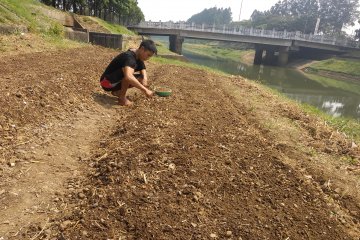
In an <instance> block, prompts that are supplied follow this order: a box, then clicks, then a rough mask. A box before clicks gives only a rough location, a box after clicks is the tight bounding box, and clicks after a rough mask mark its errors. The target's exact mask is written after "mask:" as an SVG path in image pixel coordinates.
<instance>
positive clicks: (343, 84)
mask: <svg viewBox="0 0 360 240" xmlns="http://www.w3.org/2000/svg"><path fill="white" fill-rule="evenodd" d="M305 76H306V77H308V78H310V79H311V80H314V81H316V82H318V83H320V84H321V85H323V86H324V87H333V88H338V89H342V90H344V91H347V92H352V93H355V94H360V85H359V84H356V83H351V82H349V81H343V80H336V79H331V78H328V77H322V76H319V75H315V74H310V73H305Z"/></svg>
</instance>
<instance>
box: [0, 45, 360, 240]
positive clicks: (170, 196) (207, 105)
mask: <svg viewBox="0 0 360 240" xmlns="http://www.w3.org/2000/svg"><path fill="white" fill-rule="evenodd" d="M115 54H116V53H115V52H114V51H110V50H105V49H103V48H93V47H92V48H90V47H89V48H82V49H77V50H71V51H69V50H68V51H61V52H54V53H38V54H35V55H30V56H27V55H26V56H23V57H19V58H16V59H12V60H11V61H9V62H6V63H5V61H4V62H2V63H4V65H2V66H5V68H4V69H5V70H3V69H1V71H2V75H1V76H2V77H3V76H8V77H6V78H5V79H8V80H11V79H18V78H19V77H20V76H22V75H24V74H29V77H28V78H26V79H29V80H28V82H27V81H25V84H24V85H25V86H26V87H31V88H21V89H20V90H22V91H18V90H14V89H12V88H11V89H10V88H9V87H7V88H6V86H1V87H0V89H2V91H3V92H6V91H7V92H10V94H9V95H8V98H9V99H10V98H11V100H13V101H12V102H11V101H7V98H5V99H4V98H3V97H2V98H1V100H0V101H2V102H1V104H5V105H4V106H7V111H4V113H5V112H6V115H5V116H8V117H6V118H5V119H4V120H3V121H4V122H5V123H8V124H7V125H5V124H2V125H5V128H6V129H9V130H8V131H5V132H6V133H7V136H10V138H9V139H8V140H6V141H4V142H2V145H1V146H6V147H8V148H12V147H14V145H16V144H17V143H18V142H19V141H20V140H19V139H18V136H19V133H20V132H21V133H23V134H24V135H25V136H26V138H24V139H23V140H21V141H31V139H32V136H29V134H28V132H29V128H30V126H33V125H34V124H35V123H40V122H42V121H44V122H51V121H55V120H59V119H56V116H63V118H67V119H71V118H72V114H73V111H80V110H81V109H80V110H79V109H78V110H75V109H77V108H78V107H79V106H80V107H84V108H85V109H86V110H87V111H92V114H98V115H101V114H103V113H106V114H111V119H112V120H108V121H103V124H101V121H102V120H101V119H102V118H98V120H97V121H95V122H91V121H88V122H87V124H89V128H91V129H93V130H92V131H91V132H90V133H91V136H89V137H90V140H87V141H88V142H87V143H86V144H87V146H88V148H87V150H86V151H85V152H84V151H83V152H80V153H75V152H73V154H75V156H74V157H77V158H78V160H79V161H78V166H77V168H78V169H84V170H83V172H82V173H81V174H80V176H75V177H74V176H73V177H72V176H66V177H62V178H59V179H58V180H59V181H60V183H61V182H62V184H63V190H62V191H61V192H60V193H57V195H54V198H55V199H56V201H55V203H53V205H54V208H56V209H57V211H55V212H53V213H51V214H48V215H47V216H48V218H49V220H47V221H44V220H43V221H40V222H39V223H38V224H37V225H36V224H34V225H32V226H31V227H29V226H27V228H26V229H25V230H24V231H22V232H21V233H19V234H18V235H16V236H14V237H12V238H13V239H24V238H25V239H26V238H30V239H31V238H34V237H36V238H38V239H52V238H55V239H359V237H360V234H359V213H360V208H359V204H358V201H357V200H358V199H357V196H356V195H351V194H348V195H347V197H346V201H343V200H342V199H341V198H340V199H334V198H333V196H332V195H331V194H329V193H327V191H326V188H324V186H323V185H324V184H323V183H321V182H320V180H318V179H317V176H314V177H312V176H309V175H307V172H306V170H300V169H298V168H297V167H294V165H292V164H290V162H291V160H292V161H304V162H302V164H305V165H306V164H307V162H306V161H307V160H308V159H307V158H309V159H310V158H311V156H304V155H303V153H302V152H301V149H297V148H295V147H294V148H291V149H290V148H289V146H287V145H286V144H284V143H283V144H279V142H280V141H281V140H283V139H277V135H276V134H274V133H273V132H272V131H273V130H272V129H271V128H267V127H265V126H264V124H263V121H264V119H260V118H261V116H259V115H258V112H257V111H259V112H260V110H257V107H254V104H255V102H251V103H250V100H249V99H250V97H253V96H254V95H257V97H258V101H259V102H260V103H261V102H264V103H265V102H266V101H268V100H269V99H270V98H272V99H271V100H272V101H275V100H274V99H273V97H269V96H268V95H266V94H265V93H264V92H262V91H260V90H259V88H257V87H255V86H254V85H253V84H250V83H247V82H246V81H244V80H243V79H241V78H236V77H229V76H226V77H225V76H222V75H218V74H213V73H208V72H205V71H203V70H195V69H190V68H186V67H179V66H173V65H159V64H155V63H148V65H147V66H148V70H149V76H150V79H151V80H153V82H152V87H154V86H162V85H166V86H169V87H171V88H172V89H173V95H172V96H170V97H168V98H160V97H154V98H152V99H145V98H144V96H143V95H142V94H140V93H138V92H136V91H132V93H131V98H132V100H134V102H135V106H134V107H131V108H117V107H115V106H114V105H113V103H114V99H113V98H111V97H108V96H105V95H102V94H101V91H99V89H98V78H97V76H99V75H100V74H101V72H102V70H103V68H104V67H105V66H106V64H107V63H108V62H109V61H110V59H111V57H113V56H114V55H115ZM19 64H20V66H27V68H26V69H28V70H27V72H29V73H25V71H23V72H22V74H19V73H16V71H15V70H16V69H17V68H15V67H16V66H19ZM56 66H61V67H59V68H57V67H56ZM44 69H45V70H44ZM44 71H45V73H44ZM13 72H15V73H14V74H12V73H13ZM3 73H6V74H7V75H6V74H5V75H4V74H3ZM16 74H19V75H16ZM42 74H44V75H42ZM51 76H54V77H53V78H52V77H51ZM39 79H40V81H39ZM82 79H83V80H82ZM47 80H49V82H50V84H47V83H48V82H47ZM225 83H226V84H227V85H229V86H231V88H233V89H236V88H240V89H241V90H242V94H243V96H241V97H239V96H237V98H236V99H235V97H234V96H232V95H231V94H230V92H231V91H229V90H226V89H225V88H224V87H223V85H224V84H225ZM62 86H63V87H62ZM75 86H79V87H78V88H80V89H81V90H79V89H78V88H76V87H75ZM48 87H49V88H50V89H49V90H46V89H48ZM30 89H32V91H31V92H33V93H34V94H33V93H31V94H33V95H31V94H29V92H28V91H30ZM42 90H43V91H44V92H41V91H42ZM52 93H54V94H52ZM250 93H251V94H250ZM18 95H20V96H18ZM250 95H251V96H250ZM2 96H4V95H2ZM91 96H92V97H91ZM65 98H66V100H65ZM69 99H70V100H72V101H73V102H72V103H70V102H69V101H70V100H69ZM239 99H240V101H239ZM23 101H28V102H32V103H34V105H35V106H36V107H33V108H30V107H28V108H25V109H24V110H23V111H22V110H21V108H24V107H23V106H24V105H23V104H24V103H23ZM276 101H278V103H277V104H276V103H274V105H273V108H272V109H269V111H268V114H269V115H268V116H267V115H265V114H264V117H266V118H269V119H270V117H271V116H277V114H279V115H281V116H282V117H286V119H288V120H289V121H290V122H291V121H298V122H297V125H298V126H299V128H300V129H302V130H304V132H310V133H313V136H311V134H309V135H310V137H309V138H305V137H304V138H302V141H304V143H303V144H304V145H306V144H305V142H306V143H308V142H310V138H311V139H312V140H311V141H313V142H311V143H312V144H317V146H315V147H314V151H315V152H320V153H322V152H328V153H329V154H330V155H334V156H339V157H340V156H351V157H352V158H353V159H355V160H356V159H357V156H358V153H359V149H358V147H351V145H349V143H351V141H349V140H347V139H346V138H345V137H344V136H341V135H339V134H337V133H334V134H332V132H331V130H329V129H328V128H326V129H325V128H323V127H322V125H321V124H318V123H317V122H315V120H314V118H311V117H309V116H307V115H305V114H304V113H302V112H301V111H299V110H298V109H296V107H293V106H287V105H286V106H285V105H284V103H283V102H281V100H279V99H277V100H276ZM42 102H43V103H44V105H45V106H46V108H45V109H46V110H45V111H41V110H42V109H43V108H44V107H43V108H42V105H41V103H42ZM265 105H266V104H265ZM2 106H3V105H2ZM101 110H103V111H104V112H103V113H102V112H101ZM270 115H271V116H270ZM278 118H280V117H278ZM29 119H32V121H33V123H29V121H28V120H29ZM60 121H61V119H60ZM13 122H14V123H13ZM2 123H3V122H2ZM303 123H306V124H304V125H302V124H303ZM12 124H14V125H16V126H21V127H23V128H24V129H23V131H14V130H11V129H12V128H13V127H12ZM99 125H100V126H99ZM27 126H29V127H28V128H26V127H27ZM96 126H97V128H96ZM283 127H284V128H286V127H287V126H285V125H284V126H283ZM20 129H21V128H20ZM77 129H80V130H79V131H80V132H81V131H86V130H84V129H81V128H77ZM96 131H101V132H98V134H96ZM327 134H331V137H330V138H331V140H329V136H327ZM95 135H97V136H95ZM11 137H12V138H11ZM80 137H81V136H80ZM14 138H15V140H14ZM54 139H55V140H56V137H54ZM314 139H316V141H315V140H314ZM55 140H53V141H55ZM73 140H74V142H76V141H78V140H80V139H79V138H78V137H76V136H73ZM328 140H329V141H330V142H331V144H332V145H331V147H330V148H329V147H328V148H326V147H322V146H323V145H322V144H323V143H324V142H326V141H328ZM89 142H92V143H89ZM299 144H300V143H299ZM333 149H336V151H335V150H333ZM85 153H86V154H85ZM76 154H85V156H84V155H81V156H76ZM10 155H11V153H10V154H9V152H7V153H4V154H3V156H4V157H9V156H10ZM299 156H301V157H304V158H305V159H299ZM64 163H65V164H66V161H64ZM319 168H320V166H319ZM7 169H8V168H6V169H5V171H3V172H6V171H7ZM48 170H49V171H51V169H48ZM325 170H326V169H325ZM318 173H319V174H321V173H320V171H318ZM3 176H7V177H10V176H9V175H6V174H3ZM55 177H56V176H55ZM351 177H354V178H355V177H356V176H353V175H351ZM357 179H358V178H357ZM55 180H56V179H55ZM69 181H70V183H69ZM354 181H355V180H354ZM5 187H6V186H5ZM66 188H67V189H66ZM0 201H6V198H5V200H4V199H1V198H0ZM7 204H8V205H11V203H9V202H7ZM34 223H35V222H34ZM0 237H1V234H0ZM10 238H11V237H10Z"/></svg>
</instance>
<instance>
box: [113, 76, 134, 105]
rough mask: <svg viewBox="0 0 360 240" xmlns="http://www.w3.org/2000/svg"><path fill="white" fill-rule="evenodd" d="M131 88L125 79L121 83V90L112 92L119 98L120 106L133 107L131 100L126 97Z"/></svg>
mask: <svg viewBox="0 0 360 240" xmlns="http://www.w3.org/2000/svg"><path fill="white" fill-rule="evenodd" d="M129 87H130V84H129V82H128V81H126V80H125V79H123V80H122V81H121V89H120V90H117V91H113V92H111V93H112V95H114V96H117V97H118V98H119V104H120V105H122V106H130V105H132V102H131V101H130V100H129V99H127V97H126V92H127V90H128V88H129Z"/></svg>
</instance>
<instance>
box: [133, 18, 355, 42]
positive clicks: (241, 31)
mask: <svg viewBox="0 0 360 240" xmlns="http://www.w3.org/2000/svg"><path fill="white" fill-rule="evenodd" d="M136 27H141V28H159V29H179V30H189V31H201V32H213V33H223V34H234V35H243V36H257V37H267V38H278V39H288V40H300V41H307V42H316V43H322V44H329V45H336V46H343V47H351V48H360V44H359V43H360V42H359V41H354V40H350V39H340V38H338V37H334V36H329V35H313V34H304V33H301V32H299V31H298V32H287V31H286V30H284V31H275V30H265V29H259V28H244V27H233V26H221V27H220V26H215V25H205V24H194V23H183V22H176V23H174V22H140V23H139V24H138V25H137V26H136Z"/></svg>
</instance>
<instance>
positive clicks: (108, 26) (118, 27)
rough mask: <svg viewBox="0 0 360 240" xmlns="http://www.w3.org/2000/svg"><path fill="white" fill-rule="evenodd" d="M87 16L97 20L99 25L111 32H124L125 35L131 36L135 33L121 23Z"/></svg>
mask: <svg viewBox="0 0 360 240" xmlns="http://www.w3.org/2000/svg"><path fill="white" fill-rule="evenodd" d="M88 18H90V19H92V20H94V21H95V22H97V23H98V24H100V25H101V26H103V27H104V28H106V29H107V30H108V31H110V32H111V33H112V34H125V35H131V36H134V35H136V34H135V33H134V32H132V31H130V30H129V29H127V28H126V27H124V26H122V25H118V24H112V23H108V22H106V21H104V20H102V19H100V18H97V17H88Z"/></svg>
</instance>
